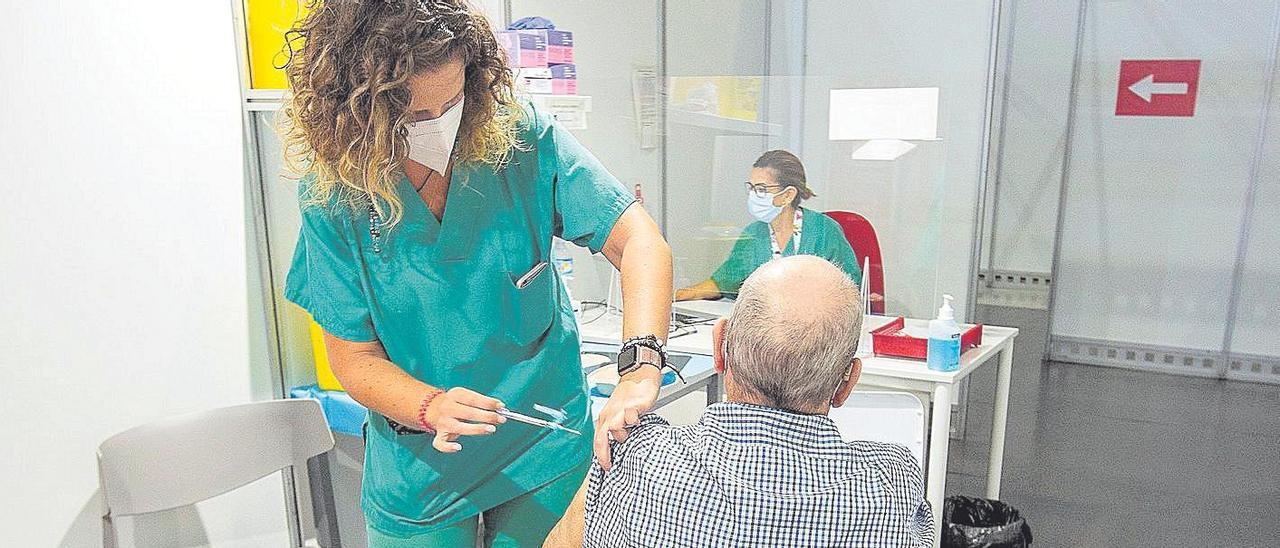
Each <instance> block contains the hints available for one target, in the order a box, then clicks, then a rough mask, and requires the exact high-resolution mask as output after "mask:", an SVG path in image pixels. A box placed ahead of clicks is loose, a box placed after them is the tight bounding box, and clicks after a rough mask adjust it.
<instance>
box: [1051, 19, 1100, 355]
mask: <svg viewBox="0 0 1280 548" xmlns="http://www.w3.org/2000/svg"><path fill="white" fill-rule="evenodd" d="M1088 14H1089V0H1080V8H1079V9H1078V10H1077V11H1076V54H1075V59H1073V60H1072V61H1071V90H1070V92H1068V95H1067V129H1066V141H1065V142H1064V143H1063V147H1062V177H1060V178H1059V180H1058V219H1057V223H1056V225H1055V227H1054V229H1053V263H1052V264H1050V266H1049V271H1050V274H1049V279H1050V280H1053V281H1052V283H1050V284H1049V306H1048V308H1049V322H1048V323H1049V325H1048V327H1047V329H1048V331H1047V332H1046V334H1045V338H1044V341H1045V343H1044V357H1045V359H1048V358H1049V352H1050V349H1051V348H1053V316H1054V309H1053V307H1054V303H1056V302H1057V300H1058V287H1059V286H1061V285H1062V284H1060V283H1058V261H1059V260H1060V259H1061V258H1062V226H1063V223H1064V222H1065V215H1064V213H1066V209H1067V188H1068V186H1069V185H1068V182H1069V181H1070V172H1071V152H1072V149H1074V148H1075V147H1074V146H1072V145H1073V144H1074V142H1075V140H1074V139H1073V135H1074V132H1075V127H1076V92H1077V91H1079V89H1080V64H1081V58H1082V57H1083V56H1084V29H1085V23H1087V17H1088Z"/></svg>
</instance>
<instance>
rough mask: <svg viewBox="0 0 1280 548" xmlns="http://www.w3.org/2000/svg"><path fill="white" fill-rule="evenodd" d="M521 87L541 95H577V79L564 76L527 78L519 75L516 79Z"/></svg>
mask: <svg viewBox="0 0 1280 548" xmlns="http://www.w3.org/2000/svg"><path fill="white" fill-rule="evenodd" d="M517 83H518V85H519V87H520V88H521V89H523V90H524V91H526V92H528V93H537V94H543V95H577V94H578V81H577V80H569V79H565V78H529V77H526V76H521V77H519V78H518V79H517Z"/></svg>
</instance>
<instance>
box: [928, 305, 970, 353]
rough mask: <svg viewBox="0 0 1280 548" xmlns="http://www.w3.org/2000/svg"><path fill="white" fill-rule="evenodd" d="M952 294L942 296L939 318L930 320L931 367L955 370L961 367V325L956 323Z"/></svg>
mask: <svg viewBox="0 0 1280 548" xmlns="http://www.w3.org/2000/svg"><path fill="white" fill-rule="evenodd" d="M953 299H954V297H952V296H951V295H943V296H942V307H941V308H939V309H938V318H937V319H935V320H929V354H928V356H929V357H928V364H929V369H933V370H936V371H955V370H956V369H959V368H960V334H961V333H962V332H961V330H960V325H959V324H957V323H956V312H955V309H953V308H951V301H952V300H953Z"/></svg>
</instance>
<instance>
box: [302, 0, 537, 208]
mask: <svg viewBox="0 0 1280 548" xmlns="http://www.w3.org/2000/svg"><path fill="white" fill-rule="evenodd" d="M308 10H309V13H308V14H307V15H306V16H305V17H304V18H303V19H301V20H300V21H298V22H297V23H296V24H295V26H294V27H293V28H292V29H290V30H289V31H288V32H286V33H285V48H284V52H285V53H286V54H287V56H288V60H287V61H286V62H285V64H284V67H283V68H284V70H285V74H286V75H287V76H288V79H289V87H290V94H289V96H288V98H287V99H286V101H285V105H284V108H283V110H282V114H283V115H282V116H280V117H279V118H278V119H279V121H280V127H279V131H280V133H281V136H282V141H283V142H284V156H285V160H286V165H288V166H289V169H290V170H291V171H292V172H293V173H294V174H295V175H296V176H298V177H310V178H312V179H313V180H312V181H311V182H310V183H309V184H308V186H307V188H306V189H305V195H304V196H305V197H304V200H303V203H304V205H320V204H329V203H333V200H334V198H335V197H336V198H338V200H337V201H338V203H346V204H348V205H349V206H350V207H352V208H354V209H359V208H362V207H367V204H368V203H369V201H370V200H372V202H373V203H374V207H376V208H378V210H379V213H380V214H381V216H382V218H383V219H385V220H386V226H387V227H388V228H389V227H391V226H394V225H395V224H396V223H398V222H399V220H400V218H401V215H402V213H403V211H404V204H403V203H401V201H400V199H399V198H398V196H397V195H396V193H395V187H396V184H397V182H398V180H399V175H400V173H401V170H402V165H403V162H404V160H405V158H406V157H407V154H408V150H409V146H408V139H407V129H406V126H407V125H408V124H409V123H411V122H412V119H411V113H410V112H409V105H410V99H411V94H410V90H409V79H410V77H412V76H414V75H416V74H419V73H421V72H422V71H424V70H432V69H436V68H439V67H440V66H443V65H444V64H446V63H447V62H449V61H452V60H454V59H460V60H461V61H462V62H463V64H464V65H465V67H466V84H465V87H464V89H463V93H464V95H465V97H466V101H465V105H464V107H463V112H462V124H461V127H459V129H458V137H457V141H456V144H455V147H454V159H455V160H457V161H466V162H471V161H474V162H482V163H485V164H489V165H491V166H493V167H494V169H499V168H500V167H501V166H502V165H504V164H505V163H506V162H507V161H508V160H509V159H510V157H511V154H512V150H513V149H516V148H520V147H521V146H522V144H521V142H520V139H519V136H518V130H517V126H518V123H519V121H520V119H521V118H522V109H521V108H520V106H519V105H518V104H517V103H516V100H515V96H514V93H513V91H512V90H513V80H512V76H511V70H510V69H509V68H508V67H507V57H506V52H505V51H504V50H503V49H502V48H501V47H499V45H498V43H497V40H496V39H495V37H494V35H493V31H492V30H491V29H490V27H489V22H488V21H487V20H486V19H485V18H484V16H483V15H480V14H479V13H476V12H474V11H472V10H471V9H470V8H469V7H468V6H467V4H466V3H465V2H464V1H463V0H327V1H325V0H313V1H312V2H311V3H310V4H308ZM374 197H377V198H380V199H381V200H377V199H373V198H374ZM380 201H381V202H384V203H385V204H386V205H387V206H388V207H389V208H390V211H382V209H383V204H382V203H379V202H380Z"/></svg>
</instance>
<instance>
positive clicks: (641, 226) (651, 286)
mask: <svg viewBox="0 0 1280 548" xmlns="http://www.w3.org/2000/svg"><path fill="white" fill-rule="evenodd" d="M604 253H605V256H606V257H608V259H609V262H611V263H613V265H614V266H615V267H616V268H617V269H618V270H619V271H620V272H621V273H622V338H623V339H628V338H631V337H636V336H643V335H655V336H657V337H658V339H659V340H662V341H666V340H667V330H668V328H669V327H670V325H671V295H672V290H671V246H669V245H667V241H666V240H664V239H663V238H662V234H661V233H660V232H658V226H657V225H656V224H654V222H653V219H651V218H650V217H649V214H648V213H645V211H644V209H643V208H640V207H639V206H636V205H632V206H631V207H630V208H628V209H627V211H626V212H624V213H623V214H622V217H621V218H620V219H618V223H617V224H616V225H614V228H613V232H611V233H609V238H608V240H606V242H605V250H604Z"/></svg>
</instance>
